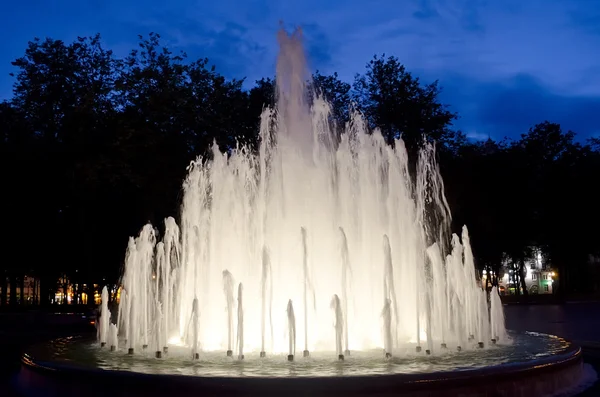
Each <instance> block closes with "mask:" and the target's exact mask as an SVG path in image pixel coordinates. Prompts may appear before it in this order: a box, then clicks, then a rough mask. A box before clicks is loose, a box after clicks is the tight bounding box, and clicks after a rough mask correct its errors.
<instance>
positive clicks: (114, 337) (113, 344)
mask: <svg viewBox="0 0 600 397" xmlns="http://www.w3.org/2000/svg"><path fill="white" fill-rule="evenodd" d="M107 343H108V344H109V345H110V351H111V352H114V351H116V350H117V349H118V348H119V330H118V328H117V325H116V324H110V326H109V329H108V338H107Z"/></svg>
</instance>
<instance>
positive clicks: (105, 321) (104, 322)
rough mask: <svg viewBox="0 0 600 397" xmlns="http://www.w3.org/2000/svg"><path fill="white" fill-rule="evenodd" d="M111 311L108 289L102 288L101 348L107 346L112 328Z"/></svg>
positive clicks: (99, 330)
mask: <svg viewBox="0 0 600 397" xmlns="http://www.w3.org/2000/svg"><path fill="white" fill-rule="evenodd" d="M110 323H111V322H110V310H108V288H106V286H104V288H102V303H101V306H100V324H99V327H98V333H99V339H100V346H101V347H104V346H106V341H107V339H108V332H109V326H110Z"/></svg>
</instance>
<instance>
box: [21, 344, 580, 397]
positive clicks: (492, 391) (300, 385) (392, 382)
mask: <svg viewBox="0 0 600 397" xmlns="http://www.w3.org/2000/svg"><path fill="white" fill-rule="evenodd" d="M535 335H537V336H535V337H532V336H529V337H528V338H529V339H524V340H521V341H520V342H519V343H520V344H518V345H517V346H516V347H514V346H513V347H506V346H505V345H501V346H500V347H499V348H497V349H488V350H482V351H480V353H478V354H488V353H489V354H502V351H503V349H509V350H508V351H507V353H506V354H507V355H506V357H514V356H515V355H517V361H512V362H506V363H505V364H500V365H493V366H489V367H486V366H485V365H487V364H483V366H475V367H472V368H470V369H466V370H465V369H464V364H465V361H464V360H465V359H466V360H468V362H469V363H470V364H474V363H473V359H475V360H476V356H473V355H470V356H469V357H468V358H465V359H463V358H461V357H464V356H462V355H456V356H455V357H456V358H455V359H454V360H455V364H453V365H456V368H461V369H460V370H455V369H453V368H454V367H446V368H447V369H446V370H439V369H436V370H434V371H435V372H427V370H426V372H418V373H389V372H388V373H381V372H376V373H373V372H365V370H366V371H370V370H372V368H373V365H380V367H379V368H380V369H385V368H387V369H388V370H399V369H400V370H401V368H402V367H403V366H402V365H400V366H397V365H394V362H393V361H391V362H387V361H385V362H384V361H383V360H382V359H381V358H380V359H379V360H377V358H376V356H368V357H365V352H356V354H355V357H354V358H353V360H351V361H348V362H346V364H344V365H343V366H339V365H336V364H334V363H332V361H331V356H329V358H323V357H322V354H321V353H320V352H316V353H315V352H313V355H312V357H313V359H312V360H310V361H306V362H305V363H302V365H301V366H298V365H297V364H295V363H286V362H285V361H281V360H282V359H283V360H285V359H284V358H282V357H277V356H276V355H274V356H273V357H269V358H268V359H264V360H260V361H259V360H258V354H256V359H248V360H247V362H245V363H244V365H243V366H239V365H235V364H233V363H231V362H228V360H221V361H223V362H222V363H217V362H218V356H219V355H222V352H221V353H219V352H213V353H207V354H208V356H207V361H202V362H201V364H202V370H201V372H194V373H193V375H192V373H190V372H187V374H184V373H183V372H182V370H183V371H185V369H186V368H190V369H192V370H193V368H197V366H189V365H185V364H184V363H183V362H182V365H181V366H180V367H174V366H173V359H172V358H171V359H169V360H168V361H166V360H148V359H147V358H145V357H143V355H138V356H131V357H130V358H128V359H125V360H122V359H119V358H118V357H117V355H121V357H122V356H123V355H124V352H122V351H121V352H120V351H116V352H113V353H111V352H109V351H108V349H100V348H98V347H97V348H96V349H93V348H90V345H92V344H94V343H97V342H91V341H90V342H87V344H86V343H84V342H83V341H82V340H81V338H80V339H79V340H78V339H77V338H64V339H59V340H56V341H55V342H53V343H51V344H42V345H39V346H38V348H37V349H36V346H34V347H32V348H30V349H29V351H28V352H27V353H26V354H25V355H23V358H22V368H21V371H20V373H19V374H18V376H17V377H16V379H15V385H16V387H17V388H18V392H19V393H20V395H23V396H24V397H34V396H39V395H47V396H60V397H72V396H81V395H86V396H88V397H96V396H98V397H100V396H102V397H105V396H106V390H110V391H111V394H112V395H114V396H116V397H125V396H127V397H129V396H139V395H143V396H145V397H153V396H161V397H162V396H164V395H169V397H178V396H182V397H183V396H185V397H189V396H191V395H197V394H202V395H208V396H216V395H220V396H221V395H222V396H234V395H261V396H269V397H270V396H281V395H285V396H306V395H310V396H318V397H320V396H330V395H343V396H344V397H351V396H364V395H375V394H377V395H378V396H382V397H384V396H403V397H407V396H412V397H415V396H418V397H422V396H429V397H442V396H457V395H460V396H463V397H475V396H480V395H500V394H502V395H506V396H509V395H510V396H512V395H527V396H528V397H537V396H540V397H541V396H547V395H554V394H556V392H557V391H559V390H565V389H567V390H569V389H572V388H573V387H575V386H579V385H582V384H583V385H585V384H587V383H586V382H587V380H588V378H587V377H588V376H590V375H588V374H589V373H590V372H589V371H590V370H589V369H587V366H586V367H584V364H583V360H582V354H581V349H579V348H578V347H576V346H573V345H571V344H569V343H568V342H565V341H563V342H560V341H559V338H554V339H552V338H548V337H546V338H545V339H544V338H543V337H540V336H539V335H540V334H535ZM536 338H537V339H543V340H545V341H546V342H542V345H538V346H539V347H535V348H534V350H531V346H530V345H528V346H529V350H531V351H530V353H527V354H525V355H522V356H518V355H519V354H522V353H520V352H521V351H522V349H520V348H519V347H518V346H522V344H523V343H534V342H535V340H532V339H536ZM559 342H560V343H562V346H563V347H562V348H561V349H559V350H558V352H556V353H552V354H547V355H545V356H544V355H542V356H541V357H540V356H539V353H542V354H543V352H544V351H547V350H548V348H549V346H550V345H544V343H550V344H554V346H555V347H556V344H557V343H559ZM96 346H98V345H97V344H96ZM69 351H71V352H73V354H75V355H74V356H61V354H67V353H68V352H69ZM129 351H131V352H133V349H128V350H126V352H125V353H128V352H129ZM184 352H186V350H183V348H182V349H178V348H177V347H173V351H172V356H173V357H178V356H179V355H181V354H182V353H184ZM187 352H189V350H187ZM81 354H87V355H88V356H85V355H84V356H81ZM155 354H156V357H161V356H162V351H161V350H157V351H156V352H155ZM188 354H189V353H188ZM211 354H212V355H211ZM373 354H376V352H375V351H373ZM61 357H64V359H66V361H65V360H63V359H62V358H61ZM69 357H80V359H83V361H79V360H80V359H69ZM94 357H95V358H97V359H99V360H98V361H94V360H93V359H92V358H94ZM111 357H116V359H115V361H114V365H115V366H109V367H96V366H95V365H97V364H90V363H93V362H101V363H103V364H101V365H106V364H109V365H112V364H110V362H111ZM137 357H140V359H139V360H138V359H137ZM182 357H183V356H182ZM188 357H189V356H188ZM221 357H222V356H221ZM341 357H343V355H338V359H339V360H341ZM213 358H214V360H215V361H211V360H213ZM287 358H288V360H289V361H293V360H294V355H293V354H290V355H288V356H287ZM344 358H345V357H344ZM364 360H366V361H364ZM415 360H416V361H415V362H414V363H418V362H419V361H421V360H419V359H418V358H415ZM313 361H314V363H313ZM377 361H379V362H380V364H376V362H377ZM336 362H338V361H336ZM484 362H485V361H484ZM128 363H129V364H128ZM367 363H368V364H367ZM374 363H375V364H374ZM304 364H306V365H304ZM124 365H125V366H124ZM128 365H129V366H131V367H130V368H128ZM253 365H256V366H261V367H264V368H265V371H267V372H265V374H267V373H268V375H264V376H247V374H250V373H252V371H253V369H252V366H253ZM365 365H366V366H365ZM417 365H418V364H417ZM423 365H426V368H431V366H432V365H433V366H434V367H435V366H439V365H443V364H442V363H437V362H435V361H431V360H426V363H423ZM244 367H245V368H246V370H248V371H250V372H244ZM136 368H137V369H138V370H139V369H142V370H144V369H145V370H146V371H145V372H134V371H136ZM328 368H329V369H328ZM361 368H362V369H361ZM424 368H425V367H424ZM324 370H325V371H326V373H329V374H326V375H324V376H323V373H324V372H323V371H324ZM162 371H171V372H162ZM198 373H202V374H203V376H198ZM315 374H318V375H317V376H315ZM190 375H192V376H190ZM319 375H320V376H319ZM90 384H99V385H102V387H101V388H91V389H90V386H89V385H90Z"/></svg>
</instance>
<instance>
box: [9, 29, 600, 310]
mask: <svg viewBox="0 0 600 397" xmlns="http://www.w3.org/2000/svg"><path fill="white" fill-rule="evenodd" d="M12 65H13V66H14V68H15V73H14V77H15V80H16V81H15V84H14V87H13V97H12V98H11V99H10V100H7V101H4V102H2V103H0V161H1V162H2V164H1V168H0V169H1V170H0V172H1V173H2V175H1V178H2V186H3V196H4V200H3V202H4V205H3V206H2V212H3V216H2V220H3V227H2V240H1V241H2V243H1V244H0V247H1V249H2V254H1V255H0V272H1V274H3V277H0V288H2V291H3V292H2V296H1V297H0V304H3V303H6V301H7V293H6V290H7V289H6V284H7V280H8V282H9V283H10V284H11V285H15V284H18V283H19V280H20V279H22V277H23V275H24V274H28V275H35V277H37V278H39V279H40V280H42V281H41V290H42V292H41V294H40V297H41V301H42V303H44V302H46V301H47V297H48V296H49V295H50V291H51V290H53V289H54V288H55V287H56V280H57V279H58V277H59V276H60V275H62V274H66V275H67V276H68V278H69V279H70V280H71V281H73V282H77V283H87V284H93V283H114V282H116V280H117V279H118V277H119V274H120V270H121V264H122V262H123V256H124V252H125V247H126V244H127V237H128V236H130V235H135V234H137V232H138V230H139V227H140V225H142V224H144V223H146V222H148V221H150V222H152V223H153V224H157V225H158V224H161V223H162V221H163V219H164V218H165V217H166V216H170V215H174V214H177V213H178V212H179V211H178V208H179V204H180V200H181V182H182V180H183V178H184V177H185V172H186V166H187V165H188V163H189V162H190V160H192V159H194V158H195V157H197V156H198V155H200V154H203V153H205V152H207V150H208V149H209V148H210V146H211V145H212V143H213V141H214V142H216V143H217V145H218V146H219V147H220V148H221V150H230V149H232V148H234V147H236V145H237V144H238V143H241V144H244V145H248V146H249V147H250V148H256V145H257V142H258V136H257V134H258V126H259V118H260V114H261V111H262V109H263V106H264V105H265V104H272V103H273V102H274V81H275V80H274V77H273V78H263V79H261V80H259V81H256V82H255V84H254V86H253V87H252V88H251V89H245V88H244V81H243V80H237V79H227V78H225V77H224V76H222V75H221V74H219V72H218V71H217V69H216V68H215V67H214V66H212V65H211V64H210V63H209V61H208V60H207V59H198V60H191V59H189V58H188V57H187V56H186V54H184V53H178V54H175V53H173V52H171V51H170V50H169V49H168V48H167V47H165V46H164V45H162V44H161V42H160V36H159V35H158V34H154V33H151V34H150V35H148V36H146V37H142V36H140V37H139V44H138V47H137V48H136V49H134V50H132V51H131V52H130V54H129V55H128V56H126V57H124V58H118V57H116V56H115V55H114V54H113V52H112V51H110V50H109V49H106V48H104V46H103V45H102V41H101V38H100V36H99V35H96V36H93V37H80V38H78V39H77V40H75V41H74V42H72V43H65V42H63V41H61V40H54V39H51V38H47V39H37V38H36V39H34V40H33V41H31V42H29V43H28V46H27V48H26V49H25V53H24V55H23V56H22V57H20V58H18V59H16V60H15V61H13V62H12ZM312 84H313V86H312V88H313V89H318V90H319V91H320V92H321V93H322V94H323V95H324V96H325V97H326V98H327V99H328V100H329V101H330V103H331V105H332V122H334V123H335V125H337V126H338V128H341V127H342V126H343V125H344V124H345V123H346V122H347V121H348V118H349V111H348V105H349V104H350V103H353V106H355V107H356V108H357V109H358V110H359V111H361V112H362V113H363V114H364V115H365V117H366V120H367V121H368V123H369V125H370V127H371V128H374V127H375V126H377V127H379V128H380V129H381V131H382V134H383V135H384V137H385V138H386V140H387V141H388V142H389V143H390V144H393V140H394V139H395V138H398V137H400V136H402V138H403V140H404V141H405V143H406V146H407V149H408V151H409V155H410V156H411V158H412V159H413V160H414V159H415V157H416V156H415V155H416V152H417V151H418V148H419V146H420V144H421V143H422V139H423V137H425V139H428V140H431V141H436V142H437V147H438V155H439V161H440V165H441V172H442V176H443V178H444V180H445V187H446V195H447V197H448V201H449V203H450V207H451V209H452V213H453V227H454V228H455V229H456V230H458V228H460V227H461V226H462V225H463V224H467V225H468V226H469V229H470V232H471V235H472V243H473V249H474V253H475V255H476V259H477V264H478V266H479V268H480V269H482V270H483V269H489V270H496V271H499V266H500V263H502V261H505V260H509V261H510V262H511V263H512V264H514V265H515V268H516V269H520V271H521V272H522V271H523V269H524V263H525V262H526V261H527V260H528V258H530V257H531V255H533V253H532V252H531V247H540V248H541V249H542V251H543V253H544V260H545V261H547V262H548V263H549V264H551V265H552V266H553V268H556V269H557V270H558V272H559V277H560V280H561V281H560V282H561V284H560V285H561V288H560V290H561V291H562V292H565V293H566V292H574V291H583V292H589V291H591V290H593V289H594V288H597V283H595V282H593V281H590V279H589V271H590V267H589V265H588V258H589V255H590V254H597V253H598V251H599V249H598V248H599V239H598V237H599V233H598V232H597V225H598V224H600V222H599V221H600V208H599V207H598V206H597V205H596V202H597V194H596V193H595V192H596V189H594V184H595V176H596V175H598V171H600V141H598V140H596V139H590V140H588V141H586V142H580V141H578V140H576V139H575V133H574V132H572V131H569V130H564V129H563V128H562V127H561V126H560V125H558V124H556V123H552V122H550V121H543V122H541V123H539V124H537V125H535V126H533V127H532V128H531V129H529V130H528V131H523V132H522V134H521V136H520V138H519V139H514V140H510V139H503V140H499V141H494V140H492V139H488V140H487V141H471V140H468V139H467V138H466V136H465V135H464V134H463V133H462V132H461V131H457V130H456V129H455V128H454V127H453V122H454V121H455V120H456V118H457V117H458V115H457V114H456V113H453V112H451V111H450V110H449V107H448V106H446V105H445V104H443V103H441V102H440V99H439V93H440V87H439V85H438V83H437V82H433V83H430V84H425V83H423V82H421V81H420V80H419V79H418V78H417V77H415V76H413V75H412V74H411V73H410V72H409V71H407V70H406V69H405V67H404V66H403V65H402V64H401V62H400V61H399V60H398V59H397V58H396V57H386V56H385V55H382V56H375V57H374V58H373V59H372V60H370V61H369V62H368V63H367V65H366V68H365V70H364V71H363V73H361V74H357V75H356V77H355V79H354V81H353V82H352V83H347V82H344V81H341V80H340V79H339V78H338V76H337V74H335V73H334V74H332V75H323V74H321V73H319V72H316V73H315V74H314V75H313V83H312ZM496 274H498V273H496ZM492 281H493V280H492ZM13 301H15V300H14V299H11V302H13Z"/></svg>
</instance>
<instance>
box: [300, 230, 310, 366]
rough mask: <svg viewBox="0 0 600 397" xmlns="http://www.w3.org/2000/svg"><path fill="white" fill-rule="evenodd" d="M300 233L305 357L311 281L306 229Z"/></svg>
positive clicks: (305, 353) (307, 354)
mask: <svg viewBox="0 0 600 397" xmlns="http://www.w3.org/2000/svg"><path fill="white" fill-rule="evenodd" d="M300 232H301V234H302V269H303V271H304V294H303V299H304V352H303V353H302V354H303V356H304V357H308V356H309V354H310V353H309V351H308V296H307V295H308V287H309V286H310V280H309V278H308V277H309V276H308V248H307V243H306V229H305V228H304V227H301V228H300Z"/></svg>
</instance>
